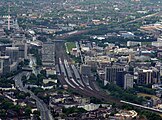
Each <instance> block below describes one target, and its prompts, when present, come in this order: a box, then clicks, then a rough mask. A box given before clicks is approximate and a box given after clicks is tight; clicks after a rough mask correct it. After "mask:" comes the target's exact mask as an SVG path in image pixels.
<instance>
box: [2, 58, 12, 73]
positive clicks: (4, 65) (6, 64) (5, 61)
mask: <svg viewBox="0 0 162 120" xmlns="http://www.w3.org/2000/svg"><path fill="white" fill-rule="evenodd" d="M9 72H10V62H9V56H0V74H6V73H9Z"/></svg>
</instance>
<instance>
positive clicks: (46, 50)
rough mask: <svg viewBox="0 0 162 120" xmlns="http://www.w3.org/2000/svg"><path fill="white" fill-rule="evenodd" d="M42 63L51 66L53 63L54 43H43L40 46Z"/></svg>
mask: <svg viewBox="0 0 162 120" xmlns="http://www.w3.org/2000/svg"><path fill="white" fill-rule="evenodd" d="M42 64H43V66H49V67H52V66H54V65H55V44H54V43H44V44H43V46H42Z"/></svg>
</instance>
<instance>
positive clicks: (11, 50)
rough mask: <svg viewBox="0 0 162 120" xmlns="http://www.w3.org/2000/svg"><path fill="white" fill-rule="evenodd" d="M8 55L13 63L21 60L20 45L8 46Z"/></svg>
mask: <svg viewBox="0 0 162 120" xmlns="http://www.w3.org/2000/svg"><path fill="white" fill-rule="evenodd" d="M6 56H9V57H10V62H11V64H12V63H13V62H18V60H19V48H18V47H6Z"/></svg>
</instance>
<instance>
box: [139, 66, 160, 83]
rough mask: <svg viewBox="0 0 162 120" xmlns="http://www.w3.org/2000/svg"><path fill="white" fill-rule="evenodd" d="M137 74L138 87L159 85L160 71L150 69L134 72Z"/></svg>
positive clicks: (153, 68)
mask: <svg viewBox="0 0 162 120" xmlns="http://www.w3.org/2000/svg"><path fill="white" fill-rule="evenodd" d="M136 73H137V80H136V81H137V84H140V85H143V84H145V85H148V84H155V83H160V71H159V70H158V69H157V68H155V67H151V68H148V69H140V68H138V69H137V70H136Z"/></svg>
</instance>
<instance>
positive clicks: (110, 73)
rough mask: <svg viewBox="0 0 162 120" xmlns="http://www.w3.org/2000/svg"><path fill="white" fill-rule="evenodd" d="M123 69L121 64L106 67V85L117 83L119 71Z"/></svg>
mask: <svg viewBox="0 0 162 120" xmlns="http://www.w3.org/2000/svg"><path fill="white" fill-rule="evenodd" d="M122 71H124V67H121V66H111V67H106V68H105V72H106V74H105V80H104V85H106V84H107V83H116V77H117V72H122Z"/></svg>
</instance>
